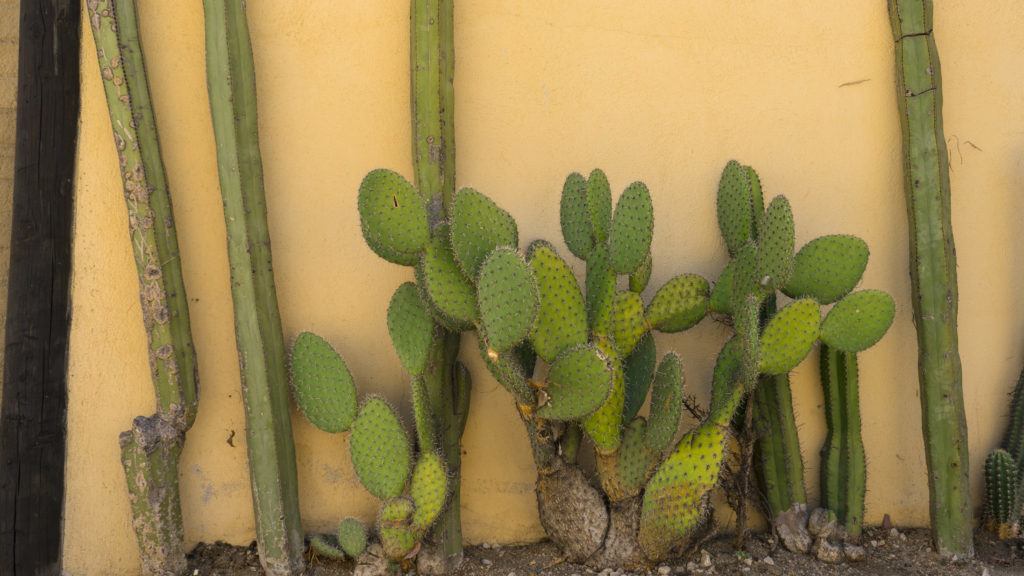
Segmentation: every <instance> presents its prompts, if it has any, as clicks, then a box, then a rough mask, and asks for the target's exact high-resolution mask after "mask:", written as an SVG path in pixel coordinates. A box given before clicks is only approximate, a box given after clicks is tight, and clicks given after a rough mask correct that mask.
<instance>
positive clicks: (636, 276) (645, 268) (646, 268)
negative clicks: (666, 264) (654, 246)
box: [629, 252, 654, 294]
mask: <svg viewBox="0 0 1024 576" xmlns="http://www.w3.org/2000/svg"><path fill="white" fill-rule="evenodd" d="M653 267H654V262H653V260H652V259H651V253H650V252H648V253H647V257H646V258H644V261H643V263H642V264H640V267H639V268H637V269H636V270H634V271H633V273H632V274H630V275H629V289H630V290H632V291H633V292H636V293H637V294H639V293H641V292H643V291H644V289H645V288H647V283H648V282H650V281H651V270H652V269H653Z"/></svg>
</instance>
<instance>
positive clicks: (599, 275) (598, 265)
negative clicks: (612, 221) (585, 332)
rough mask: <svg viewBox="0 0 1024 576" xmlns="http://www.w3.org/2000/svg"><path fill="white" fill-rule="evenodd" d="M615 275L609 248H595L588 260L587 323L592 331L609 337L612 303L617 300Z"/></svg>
mask: <svg viewBox="0 0 1024 576" xmlns="http://www.w3.org/2000/svg"><path fill="white" fill-rule="evenodd" d="M615 280H616V278H615V273H614V272H612V269H611V264H609V262H608V247H607V246H605V245H603V244H602V245H600V246H597V247H596V248H594V251H593V252H591V254H590V258H589V259H588V260H587V281H586V286H587V322H589V323H590V329H591V330H592V331H593V332H596V333H598V334H603V335H607V334H609V332H610V330H611V320H612V301H613V300H614V299H615Z"/></svg>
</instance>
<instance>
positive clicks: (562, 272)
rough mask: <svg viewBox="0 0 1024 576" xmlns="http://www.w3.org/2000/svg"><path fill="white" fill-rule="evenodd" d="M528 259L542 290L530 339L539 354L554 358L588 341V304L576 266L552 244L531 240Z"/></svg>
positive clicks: (539, 290)
mask: <svg viewBox="0 0 1024 576" xmlns="http://www.w3.org/2000/svg"><path fill="white" fill-rule="evenodd" d="M527 260H529V263H530V269H532V270H533V276H534V278H536V279H537V288H538V292H539V294H540V308H539V310H538V312H537V320H536V322H534V324H533V329H532V330H531V332H530V343H531V344H532V345H533V349H534V350H535V351H536V352H537V355H538V356H540V357H541V358H543V359H544V361H546V362H551V361H553V360H554V359H555V358H556V357H557V356H558V355H559V354H560V353H561V352H562V351H563V350H566V349H567V348H571V347H573V346H577V345H580V344H583V343H585V342H586V341H587V310H586V304H585V303H584V301H583V294H581V293H580V287H579V284H577V283H576V276H574V275H573V273H572V269H571V268H569V265H568V264H566V263H565V261H564V260H562V258H561V257H559V256H558V254H557V253H556V252H555V250H554V248H552V247H551V245H550V244H548V243H546V242H542V241H537V242H534V243H533V244H531V245H530V249H529V251H528V253H527Z"/></svg>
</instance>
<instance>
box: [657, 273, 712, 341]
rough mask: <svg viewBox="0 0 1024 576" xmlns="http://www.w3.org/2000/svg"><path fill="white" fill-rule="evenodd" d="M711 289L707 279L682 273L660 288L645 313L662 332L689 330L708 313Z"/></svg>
mask: <svg viewBox="0 0 1024 576" xmlns="http://www.w3.org/2000/svg"><path fill="white" fill-rule="evenodd" d="M709 292H710V287H709V286H708V281H707V280H705V279H704V278H701V277H700V276H697V275H696V274H680V275H679V276H676V277H675V278H672V279H671V280H669V281H668V282H666V283H665V285H664V286H662V287H661V288H659V289H658V292H657V293H656V294H655V295H654V298H653V299H651V304H650V305H649V306H648V307H647V311H646V312H645V314H646V316H647V321H648V322H649V323H650V325H651V327H652V328H654V329H656V330H658V331H660V332H682V331H683V330H688V329H689V328H692V327H693V326H695V325H696V324H697V323H698V322H700V321H701V319H703V318H704V315H705V314H707V311H708V296H709Z"/></svg>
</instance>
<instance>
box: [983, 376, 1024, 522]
mask: <svg viewBox="0 0 1024 576" xmlns="http://www.w3.org/2000/svg"><path fill="white" fill-rule="evenodd" d="M1022 484H1024V372H1021V375H1020V377H1019V378H1018V379H1017V385H1016V387H1014V389H1013V399H1012V400H1011V401H1010V422H1009V425H1008V426H1007V429H1006V437H1005V438H1004V439H1003V447H1002V448H997V449H996V450H993V451H992V452H990V453H989V455H988V457H987V458H986V459H985V514H984V520H985V528H986V529H988V530H989V531H990V532H992V533H993V534H995V535H996V536H997V537H999V538H1000V539H1002V540H1005V539H1008V538H1016V537H1017V536H1018V535H1019V534H1020V523H1021V516H1022V515H1024V486H1022Z"/></svg>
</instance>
